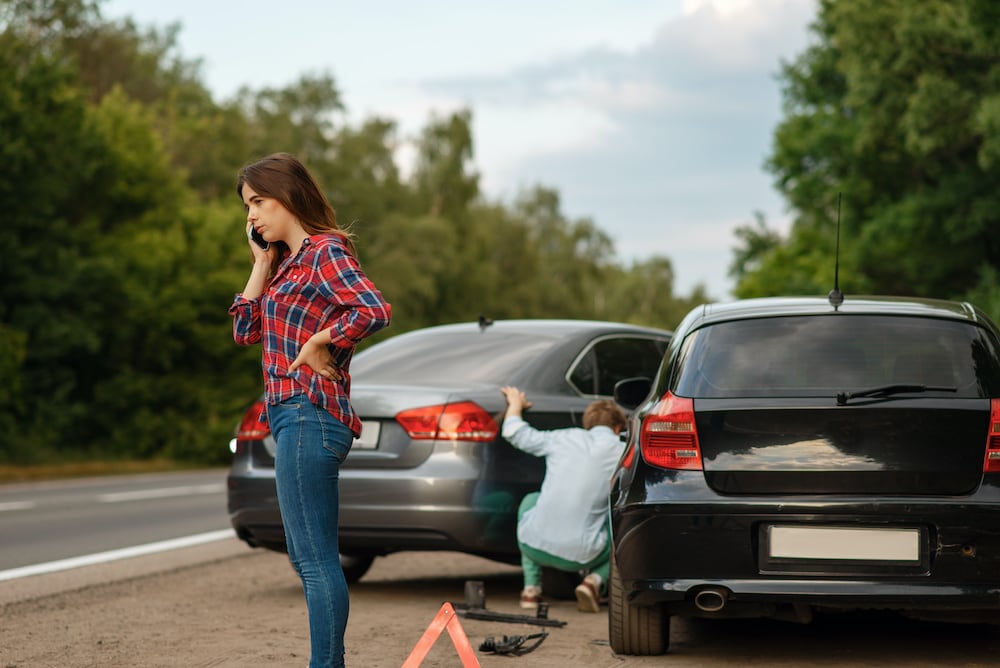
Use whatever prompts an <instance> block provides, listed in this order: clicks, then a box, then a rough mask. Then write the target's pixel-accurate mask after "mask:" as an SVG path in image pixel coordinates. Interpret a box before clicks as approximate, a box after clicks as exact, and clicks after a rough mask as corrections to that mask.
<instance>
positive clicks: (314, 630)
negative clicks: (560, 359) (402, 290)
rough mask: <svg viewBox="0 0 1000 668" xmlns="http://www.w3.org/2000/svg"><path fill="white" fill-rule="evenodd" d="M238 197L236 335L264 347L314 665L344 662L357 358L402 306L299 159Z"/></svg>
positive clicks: (240, 185) (285, 509) (285, 514)
mask: <svg viewBox="0 0 1000 668" xmlns="http://www.w3.org/2000/svg"><path fill="white" fill-rule="evenodd" d="M236 191H237V193H238V194H239V196H240V198H241V199H242V200H243V205H244V207H245V208H246V212H247V220H246V233H247V237H248V244H249V246H250V250H251V252H252V254H253V268H252V269H251V271H250V278H249V279H248V280H247V284H246V287H245V288H244V289H243V292H242V293H240V294H238V295H237V296H236V299H235V301H234V302H233V305H232V307H231V308H230V309H229V312H230V313H231V314H232V315H233V316H234V322H233V337H234V338H235V340H236V343H238V344H240V345H251V344H255V343H261V344H262V366H263V370H264V394H265V400H266V403H267V413H266V415H267V420H268V422H269V423H270V428H271V433H272V434H273V436H274V440H275V443H276V444H277V449H276V452H275V464H274V473H275V481H276V483H277V489H278V505H279V507H280V509H281V520H282V524H283V525H284V529H285V539H286V542H287V545H288V557H289V559H290V560H291V562H292V566H294V568H295V571H296V572H297V573H298V574H299V578H300V579H301V580H302V588H303V590H304V592H305V599H306V607H307V609H308V612H309V638H310V643H311V650H312V653H311V657H310V663H309V666H310V668H320V667H321V666H322V667H327V666H343V665H344V630H345V629H346V627H347V614H348V607H349V602H348V593H347V582H346V581H345V579H344V572H343V570H342V568H341V566H340V555H339V545H338V543H339V540H338V514H339V495H338V484H337V481H338V479H339V475H340V465H341V463H343V461H344V458H345V457H346V456H347V453H348V451H349V450H350V448H351V443H352V441H353V439H354V437H355V436H358V435H359V434H360V432H361V421H360V420H359V419H358V416H357V414H356V413H355V412H354V409H353V408H352V407H351V403H350V388H351V376H350V365H351V357H352V356H353V354H354V348H355V346H357V344H358V343H359V342H360V341H361V340H362V339H364V338H365V337H367V336H369V335H370V334H373V333H374V332H377V331H378V330H380V329H382V328H383V327H385V326H386V325H388V324H389V319H390V317H391V307H390V305H389V304H388V303H387V302H386V301H385V300H384V299H383V298H382V294H381V293H380V292H379V291H378V290H377V289H376V288H375V286H374V285H373V284H372V282H371V281H370V280H368V277H367V276H365V274H364V272H362V271H361V267H360V265H359V264H358V260H357V257H356V254H355V249H354V243H353V240H352V238H351V235H350V234H349V233H348V232H347V231H345V230H343V229H341V228H340V227H338V225H337V218H336V214H335V213H334V210H333V207H332V206H330V202H329V201H328V200H327V198H326V196H325V195H324V194H323V191H322V190H320V188H319V186H318V185H317V183H316V180H315V179H314V178H313V177H312V175H311V174H310V173H309V171H308V170H307V169H306V168H305V166H303V165H302V163H300V162H299V161H298V160H297V159H296V158H294V157H293V156H291V155H288V154H287V153H276V154H274V155H270V156H268V157H266V158H263V159H262V160H259V161H257V162H254V163H252V164H249V165H246V166H245V167H243V169H241V170H240V173H239V178H238V180H237V184H236Z"/></svg>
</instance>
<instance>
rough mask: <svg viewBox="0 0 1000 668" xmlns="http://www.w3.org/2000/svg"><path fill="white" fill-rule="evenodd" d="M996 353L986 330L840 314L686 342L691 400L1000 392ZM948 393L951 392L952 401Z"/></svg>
mask: <svg viewBox="0 0 1000 668" xmlns="http://www.w3.org/2000/svg"><path fill="white" fill-rule="evenodd" d="M996 359H997V351H996V350H995V348H994V345H993V344H992V343H991V340H990V339H989V338H987V337H986V336H985V335H984V333H983V332H982V330H980V329H979V328H978V327H976V326H974V325H971V324H968V323H962V322H953V321H947V320H933V319H929V318H915V317H898V316H873V315H833V316H811V317H803V316H796V317H782V318H763V319H760V320H744V321H734V322H724V323H718V324H715V325H711V326H709V327H705V328H703V329H700V330H698V331H696V332H694V333H693V334H692V335H691V336H689V337H688V339H687V340H686V341H685V342H684V345H683V347H682V350H681V354H680V358H679V363H678V367H677V369H678V371H677V373H676V374H675V378H676V380H675V383H674V384H675V385H676V390H675V391H676V393H677V394H679V395H681V396H686V397H696V398H697V397H704V398H712V397H718V398H722V397H738V396H757V397H759V396H831V395H834V394H836V393H837V392H842V391H850V390H857V389H863V388H873V387H879V386H882V385H890V384H913V385H933V386H942V387H954V388H956V390H957V391H956V393H955V394H951V396H959V397H987V396H991V395H992V394H993V392H995V390H996V389H997V386H998V380H1000V373H998V369H997V366H996ZM949 394H950V393H949Z"/></svg>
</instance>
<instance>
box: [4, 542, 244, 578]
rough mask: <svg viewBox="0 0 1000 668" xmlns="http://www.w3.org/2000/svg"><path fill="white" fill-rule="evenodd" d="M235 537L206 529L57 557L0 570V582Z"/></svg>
mask: <svg viewBox="0 0 1000 668" xmlns="http://www.w3.org/2000/svg"><path fill="white" fill-rule="evenodd" d="M235 536H236V532H234V531H233V530H232V529H220V530H219V531H209V532H208V533H199V534H195V535H193V536H184V537H182V538H172V539H170V540H161V541H159V542H157V543H146V544H145V545H136V546H134V547H123V548H121V549H120V550H109V551H108V552H98V553H97V554H87V555H84V556H82V557H71V558H69V559H60V560H59V561H49V562H47V563H44V564H33V565H31V566H22V567H20V568H11V569H9V570H6V571H0V582H3V581H4V580H16V579H17V578H24V577H28V576H29V575H42V574H43V573H54V572H56V571H65V570H69V569H71V568H79V567H81V566H92V565H94V564H103V563H107V562H109V561H117V560H119V559H128V558H130V557H141V556H143V555H145V554H154V553H156V552H166V551H167V550H176V549H178V548H182V547H191V546H193V545H201V544H203V543H211V542H214V541H217V540H226V539H227V538H233V537H235Z"/></svg>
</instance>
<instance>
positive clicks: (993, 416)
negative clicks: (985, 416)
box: [983, 399, 1000, 473]
mask: <svg viewBox="0 0 1000 668" xmlns="http://www.w3.org/2000/svg"><path fill="white" fill-rule="evenodd" d="M983 473H1000V399H990V428H989V431H988V433H987V434H986V459H985V461H983Z"/></svg>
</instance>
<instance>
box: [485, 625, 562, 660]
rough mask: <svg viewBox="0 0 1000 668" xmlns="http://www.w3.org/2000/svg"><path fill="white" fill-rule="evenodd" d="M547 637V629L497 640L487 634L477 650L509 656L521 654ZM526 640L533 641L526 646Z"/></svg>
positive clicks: (533, 647)
mask: <svg viewBox="0 0 1000 668" xmlns="http://www.w3.org/2000/svg"><path fill="white" fill-rule="evenodd" d="M548 637H549V632H548V631H542V632H541V633H532V634H531V635H528V636H503V637H502V638H501V639H500V640H497V639H496V638H494V637H493V636H487V637H486V640H484V641H483V642H482V644H481V645H479V651H480V652H492V653H494V654H508V655H510V656H521V655H522V654H527V653H528V652H530V651H532V650H534V649H535V648H536V647H538V646H539V645H541V644H542V641H543V640H545V639H546V638H548ZM528 640H534V641H535V642H533V643H532V644H530V645H527V646H526V645H525V644H524V643H525V642H527V641H528Z"/></svg>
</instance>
